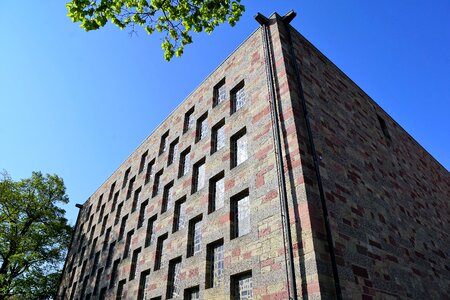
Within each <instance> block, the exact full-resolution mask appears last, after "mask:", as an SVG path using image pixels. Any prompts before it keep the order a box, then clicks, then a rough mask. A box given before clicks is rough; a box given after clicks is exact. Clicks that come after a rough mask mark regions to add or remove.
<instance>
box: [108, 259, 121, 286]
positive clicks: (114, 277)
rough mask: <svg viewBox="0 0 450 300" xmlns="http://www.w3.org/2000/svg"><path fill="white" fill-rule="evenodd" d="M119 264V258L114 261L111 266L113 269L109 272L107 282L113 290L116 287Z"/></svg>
mask: <svg viewBox="0 0 450 300" xmlns="http://www.w3.org/2000/svg"><path fill="white" fill-rule="evenodd" d="M119 264H120V258H118V259H116V260H115V261H114V264H113V267H112V270H111V279H110V281H109V288H113V287H115V286H116V281H117V275H118V273H119Z"/></svg>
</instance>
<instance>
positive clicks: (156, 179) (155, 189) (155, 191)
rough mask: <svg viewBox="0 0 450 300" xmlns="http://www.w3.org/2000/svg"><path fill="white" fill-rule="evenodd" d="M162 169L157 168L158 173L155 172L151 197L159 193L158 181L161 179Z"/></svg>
mask: <svg viewBox="0 0 450 300" xmlns="http://www.w3.org/2000/svg"><path fill="white" fill-rule="evenodd" d="M163 171H164V169H161V170H159V172H158V173H156V174H155V180H154V181H153V194H152V197H155V196H156V195H158V194H159V181H160V180H161V176H162V174H163Z"/></svg>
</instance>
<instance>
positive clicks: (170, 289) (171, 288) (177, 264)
mask: <svg viewBox="0 0 450 300" xmlns="http://www.w3.org/2000/svg"><path fill="white" fill-rule="evenodd" d="M180 273H181V257H177V258H174V259H172V260H171V261H170V262H169V274H168V276H167V293H166V298H167V299H172V298H174V297H178V296H179V295H180V286H181V278H180Z"/></svg>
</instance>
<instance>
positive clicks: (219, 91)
mask: <svg viewBox="0 0 450 300" xmlns="http://www.w3.org/2000/svg"><path fill="white" fill-rule="evenodd" d="M226 96H227V95H226V91H225V78H223V79H222V80H221V81H219V83H218V84H216V86H215V87H214V95H213V107H215V106H217V105H219V104H220V103H222V102H223V101H225V98H226Z"/></svg>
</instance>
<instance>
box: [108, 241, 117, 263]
mask: <svg viewBox="0 0 450 300" xmlns="http://www.w3.org/2000/svg"><path fill="white" fill-rule="evenodd" d="M115 247H116V241H114V242H112V243H111V244H109V250H108V256H107V257H106V267H107V268H108V267H109V266H111V262H112V259H113V256H114V249H115Z"/></svg>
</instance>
